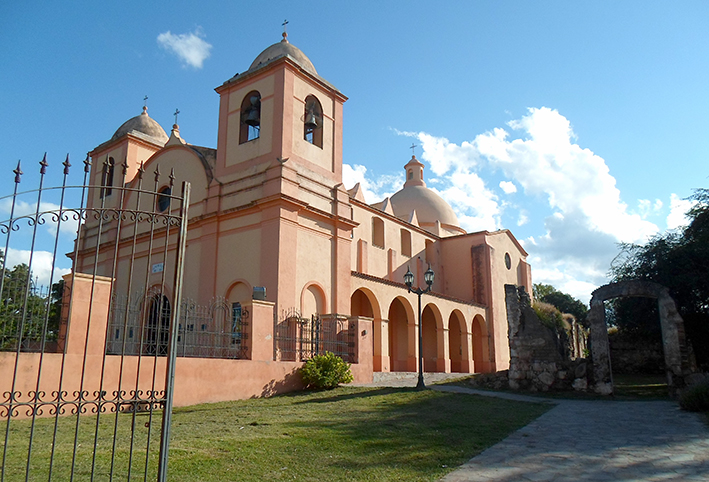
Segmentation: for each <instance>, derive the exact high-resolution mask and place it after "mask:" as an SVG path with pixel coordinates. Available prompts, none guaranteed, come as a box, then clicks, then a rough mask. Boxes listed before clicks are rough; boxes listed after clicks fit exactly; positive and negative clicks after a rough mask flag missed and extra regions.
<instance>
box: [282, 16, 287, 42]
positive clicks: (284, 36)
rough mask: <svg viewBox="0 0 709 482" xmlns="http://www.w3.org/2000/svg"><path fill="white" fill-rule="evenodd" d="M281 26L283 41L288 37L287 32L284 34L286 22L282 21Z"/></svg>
mask: <svg viewBox="0 0 709 482" xmlns="http://www.w3.org/2000/svg"><path fill="white" fill-rule="evenodd" d="M281 25H283V40H285V39H286V38H287V37H288V32H286V25H288V20H284V21H283V23H282V24H281Z"/></svg>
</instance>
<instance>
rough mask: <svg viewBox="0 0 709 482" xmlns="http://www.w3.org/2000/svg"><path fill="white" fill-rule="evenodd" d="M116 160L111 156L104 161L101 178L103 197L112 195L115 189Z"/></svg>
mask: <svg viewBox="0 0 709 482" xmlns="http://www.w3.org/2000/svg"><path fill="white" fill-rule="evenodd" d="M115 167H116V162H115V161H114V160H113V158H112V157H109V158H108V159H107V160H106V162H104V163H103V173H102V179H101V185H102V186H103V189H101V197H105V196H110V195H111V192H112V191H113V189H111V188H112V187H113V171H114V170H115Z"/></svg>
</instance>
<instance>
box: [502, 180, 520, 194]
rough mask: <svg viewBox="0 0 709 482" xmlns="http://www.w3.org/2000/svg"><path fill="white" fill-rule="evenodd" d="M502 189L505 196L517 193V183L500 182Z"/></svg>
mask: <svg viewBox="0 0 709 482" xmlns="http://www.w3.org/2000/svg"><path fill="white" fill-rule="evenodd" d="M500 189H502V190H503V191H504V192H505V194H513V193H516V192H517V186H515V183H513V182H510V181H500Z"/></svg>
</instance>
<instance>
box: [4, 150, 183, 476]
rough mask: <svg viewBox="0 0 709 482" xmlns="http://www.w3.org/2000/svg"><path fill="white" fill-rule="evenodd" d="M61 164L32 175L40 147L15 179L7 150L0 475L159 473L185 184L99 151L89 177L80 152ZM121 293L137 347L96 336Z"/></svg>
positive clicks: (117, 325)
mask: <svg viewBox="0 0 709 482" xmlns="http://www.w3.org/2000/svg"><path fill="white" fill-rule="evenodd" d="M62 165H63V179H62V184H61V186H60V187H45V186H44V183H45V179H46V178H47V177H48V176H47V171H48V167H49V164H48V163H47V161H46V155H45V158H44V159H43V160H42V161H41V162H40V166H39V176H38V177H37V176H36V175H35V176H33V177H34V178H35V179H38V187H37V188H36V189H31V190H28V191H21V186H22V185H23V183H22V181H23V172H22V169H21V166H20V164H19V163H18V165H17V168H16V169H15V170H14V171H13V172H14V173H15V183H14V192H13V194H12V195H10V196H6V197H3V198H0V213H1V214H0V217H1V218H2V219H5V218H6V217H7V219H6V220H5V221H2V222H0V250H2V251H1V254H2V259H1V260H0V267H1V268H0V443H1V444H2V445H1V447H2V468H1V469H0V482H4V481H14V480H25V481H27V480H48V481H52V480H56V481H65V480H92V481H93V480H114V479H120V480H160V481H164V480H166V478H167V460H168V446H169V435H170V422H171V417H172V398H173V390H172V388H173V385H174V373H175V354H176V342H177V327H178V321H177V320H179V319H180V307H181V291H182V290H181V287H182V272H183V259H184V252H185V240H186V228H187V209H188V205H189V194H190V185H189V183H185V182H183V183H182V186H181V193H179V194H175V193H174V189H175V176H174V172H173V173H171V174H170V175H169V177H167V178H165V177H164V176H161V174H160V172H159V169H155V171H154V172H153V173H151V176H150V179H149V180H148V179H147V178H148V176H146V172H145V170H144V168H143V166H142V165H141V166H139V167H138V166H134V167H133V169H132V171H131V172H130V179H128V174H129V166H128V165H127V164H126V163H124V164H123V165H120V166H119V165H115V164H114V163H113V159H111V158H106V160H105V161H104V162H103V164H102V165H101V166H98V167H99V169H101V171H100V175H98V176H96V175H95V176H94V179H96V181H95V182H94V184H93V185H91V184H90V183H89V182H88V180H89V174H90V171H91V162H90V161H89V158H88V157H87V158H86V160H85V161H84V166H83V167H84V168H83V181H82V182H81V183H75V184H70V167H71V165H70V163H69V158H68V156H67V159H66V161H64V163H63V164H62ZM136 168H137V169H136ZM118 169H120V170H121V172H122V175H120V174H119V173H118V171H117V170H118ZM114 170H116V172H115V175H114ZM25 177H29V176H27V175H25ZM114 178H115V179H114ZM114 180H115V181H116V182H114ZM25 184H26V182H25ZM3 211H5V212H4V213H3ZM72 239H74V243H73V245H71V241H72ZM67 242H68V244H67ZM67 251H70V252H69V253H68V254H67V256H68V258H69V259H65V258H63V257H62V256H60V253H66V252H67ZM67 265H70V266H71V269H67V268H64V267H63V266H67ZM60 275H63V276H60ZM43 283H44V284H46V287H45V288H44V289H42V287H41V286H40V285H41V284H43ZM136 292H137V293H139V294H138V295H136V294H135V293H136ZM121 296H123V297H127V298H128V300H129V304H131V302H132V304H133V305H136V306H139V307H140V311H141V312H140V317H139V319H140V327H139V328H138V329H136V330H135V331H136V333H134V335H135V340H137V341H136V343H137V344H138V347H139V348H138V350H137V352H132V351H130V350H127V349H126V343H125V340H126V337H125V336H124V337H123V340H124V341H123V343H122V344H121V345H120V346H116V344H115V343H114V344H112V345H110V349H109V343H110V340H111V334H112V333H111V331H112V330H115V329H127V328H129V327H128V316H127V312H126V316H125V317H124V319H123V320H116V319H114V320H111V321H112V322H109V314H110V313H112V312H113V310H112V304H113V303H114V301H115V300H116V299H117V298H118V297H121ZM131 298H132V299H131ZM136 298H138V299H136ZM121 322H122V323H123V325H122V326H121ZM130 329H131V330H133V328H132V327H130Z"/></svg>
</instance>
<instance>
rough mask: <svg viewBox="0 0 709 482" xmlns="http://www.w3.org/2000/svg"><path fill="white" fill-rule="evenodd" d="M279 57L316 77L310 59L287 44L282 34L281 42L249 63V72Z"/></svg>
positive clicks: (315, 71) (316, 73)
mask: <svg viewBox="0 0 709 482" xmlns="http://www.w3.org/2000/svg"><path fill="white" fill-rule="evenodd" d="M279 57H290V58H291V59H292V60H294V61H295V63H297V64H298V65H300V66H301V67H302V68H303V69H304V70H305V71H307V72H310V73H311V74H314V75H318V72H317V70H315V66H314V65H313V63H312V62H311V61H310V59H309V58H308V57H307V56H306V55H305V54H304V53H303V52H302V51H301V50H300V49H299V48H298V47H296V46H295V45H293V44H291V43H290V42H288V39H287V38H286V35H285V34H284V37H283V40H281V41H280V42H278V43H277V44H273V45H271V46H270V47H268V48H267V49H266V50H264V51H263V52H261V53H260V54H259V56H258V57H256V60H254V61H253V62H252V63H251V66H250V67H249V70H254V69H256V68H258V67H260V66H261V65H265V64H267V63H268V62H270V61H272V60H275V59H277V58H279Z"/></svg>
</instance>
